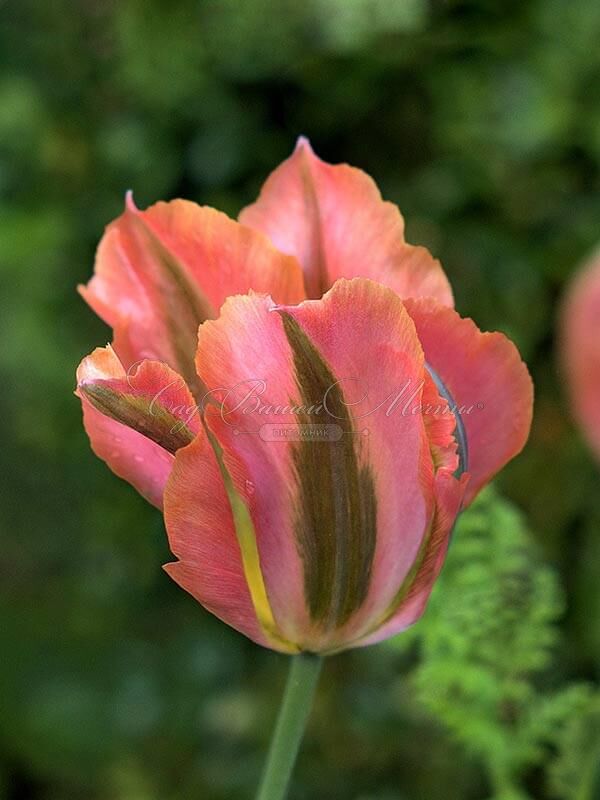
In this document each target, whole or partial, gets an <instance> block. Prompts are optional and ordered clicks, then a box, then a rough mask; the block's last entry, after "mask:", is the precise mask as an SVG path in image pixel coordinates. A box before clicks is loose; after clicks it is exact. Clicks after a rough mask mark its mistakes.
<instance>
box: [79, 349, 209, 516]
mask: <svg viewBox="0 0 600 800" xmlns="http://www.w3.org/2000/svg"><path fill="white" fill-rule="evenodd" d="M76 394H77V395H78V396H79V397H80V398H81V403H82V407H83V421H84V426H85V429H86V431H87V434H88V436H89V437H90V442H91V445H92V449H93V450H94V452H95V453H96V455H97V456H99V457H100V458H101V459H102V460H103V461H106V463H107V464H108V466H109V467H110V468H111V469H112V471H113V472H114V473H115V474H116V475H118V476H119V477H120V478H124V479H125V480H126V481H128V482H129V483H131V484H132V485H133V486H135V488H136V489H137V490H138V491H139V492H140V494H142V495H143V496H144V497H145V498H146V499H147V500H149V501H150V502H151V503H152V504H153V505H155V506H158V507H159V508H160V507H161V506H162V495H163V490H164V486H165V483H166V481H167V478H168V476H169V473H170V471H171V468H172V466H173V454H174V452H175V451H176V450H177V449H178V448H179V447H183V446H185V445H187V444H189V443H190V442H191V441H192V439H193V438H194V436H195V435H196V434H197V433H198V431H199V426H200V422H199V418H198V413H197V409H196V406H195V401H194V398H193V397H192V395H191V393H190V391H189V389H188V388H187V386H186V384H185V382H184V381H183V379H182V378H181V376H180V375H177V373H175V372H173V370H171V369H169V367H167V366H166V365H165V364H160V363H158V362H151V361H144V362H142V363H141V364H140V365H139V366H138V367H137V368H134V369H132V370H130V371H129V373H126V372H125V369H124V368H123V366H122V364H121V362H120V361H119V359H118V358H117V356H116V354H115V352H114V351H113V349H112V348H111V347H110V346H109V347H106V348H97V349H96V350H94V352H93V353H92V354H91V355H90V356H87V357H86V358H84V359H83V361H82V362H81V364H80V365H79V369H78V370H77V391H76Z"/></svg>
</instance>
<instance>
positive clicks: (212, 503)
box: [77, 139, 532, 797]
mask: <svg viewBox="0 0 600 800" xmlns="http://www.w3.org/2000/svg"><path fill="white" fill-rule="evenodd" d="M81 292H82V294H83V296H84V297H85V299H86V300H87V301H88V303H89V304H90V305H91V306H92V308H93V309H94V310H95V311H96V312H97V313H98V314H99V315H100V316H101V317H102V318H103V319H104V320H105V321H106V322H107V323H108V324H109V325H110V326H111V327H112V328H113V333H114V337H113V343H112V346H109V347H107V348H104V349H98V350H96V351H94V352H93V353H92V354H91V355H90V356H88V357H87V358H85V359H84V360H83V362H82V364H81V365H80V367H79V371H78V377H77V394H78V395H79V397H80V398H81V401H82V405H83V413H84V423H85V427H86V430H87V433H88V435H89V437H90V440H91V444H92V447H93V449H94V451H95V452H96V453H97V454H98V455H99V456H100V457H101V458H102V459H104V460H105V461H106V462H107V464H108V465H109V467H110V468H111V469H112V470H113V471H114V472H115V473H116V474H117V475H119V476H121V477H123V478H125V479H126V480H127V481H129V482H130V483H131V484H132V485H133V486H135V488H136V489H138V491H140V492H141V493H142V494H143V495H144V496H145V497H146V498H147V499H148V500H149V501H150V502H152V503H153V504H154V505H156V506H157V507H159V508H161V509H162V510H163V513H164V518H165V524H166V529H167V534H168V538H169V543H170V547H171V550H172V552H173V554H174V555H175V557H176V559H177V560H176V561H174V562H173V563H171V564H167V565H166V567H165V569H166V571H167V572H168V574H169V575H170V576H171V577H172V578H173V579H174V580H175V581H176V582H177V583H178V584H179V585H180V586H182V587H183V588H184V589H185V590H186V591H188V592H189V593H190V594H191V595H192V596H193V597H194V598H196V599H197V600H198V601H199V602H200V603H201V604H202V605H203V606H204V607H205V608H206V609H208V610H209V611H210V612H212V613H213V614H215V615H216V616H218V617H219V618H221V619H222V620H223V621H225V622H226V623H228V624H229V625H231V626H232V627H233V628H236V629H237V630H238V631H240V632H241V633H243V634H245V635H246V636H247V637H249V638H250V639H252V640H253V641H255V642H257V643H258V644H261V645H263V646H265V647H269V648H272V649H274V650H278V651H280V652H284V653H290V654H294V653H311V654H329V653H334V652H338V651H340V650H344V649H347V648H350V647H359V646H364V645H369V644H373V643H375V642H378V641H381V640H382V639H385V638H387V637H389V636H392V635H394V634H396V633H398V632H399V631H402V630H404V629H405V628H406V627H407V626H409V625H411V624H412V623H414V622H415V621H416V620H417V619H418V618H419V617H420V616H421V615H422V613H423V611H424V609H425V605H426V603H427V599H428V597H429V595H430V592H431V590H432V587H433V584H434V582H435V580H436V577H437V575H438V574H439V572H440V569H441V567H442V564H443V561H444V557H445V554H446V551H447V548H448V542H449V537H450V534H451V531H452V527H453V524H454V521H455V519H456V516H457V514H458V513H459V511H460V509H461V508H462V507H464V506H465V505H466V504H468V503H469V502H471V500H472V499H473V498H474V496H475V495H476V494H477V492H478V491H479V490H480V489H481V488H482V487H483V486H484V485H485V484H486V483H487V482H488V481H490V480H491V478H492V477H493V476H494V475H495V474H496V473H497V472H498V471H499V470H500V469H501V468H502V467H503V466H504V465H505V464H506V463H507V461H509V460H510V459H511V458H512V457H513V456H515V455H516V454H517V453H518V452H519V451H520V450H521V448H522V447H523V445H524V443H525V441H526V439H527V436H528V432H529V427H530V422H531V412H532V385H531V380H530V378H529V375H528V372H527V369H526V367H525V366H524V364H523V363H522V361H521V359H520V357H519V354H518V352H517V350H516V348H515V347H514V345H513V344H512V343H511V342H510V341H509V340H508V339H507V338H506V337H505V336H503V335H502V334H500V333H482V332H481V331H479V330H478V328H477V327H476V325H475V324H474V323H473V322H472V321H471V320H469V319H462V318H461V317H460V316H459V315H458V314H457V313H456V312H455V311H454V309H453V298H452V292H451V289H450V286H449V283H448V280H447V278H446V276H445V274H444V272H443V270H442V268H441V266H440V264H439V262H438V261H436V260H435V259H434V258H433V257H432V256H431V255H430V254H429V252H428V251H427V250H426V249H425V248H422V247H415V246H412V245H409V244H407V243H406V241H405V239H404V223H403V219H402V216H401V215H400V212H399V211H398V209H397V208H396V207H395V206H394V205H392V204H391V203H388V202H384V201H383V200H382V199H381V196H380V194H379V192H378V190H377V188H376V186H375V184H374V183H373V181H372V180H371V179H370V178H369V177H368V176H367V175H366V174H364V173H363V172H361V171H360V170H358V169H355V168H352V167H349V166H347V165H330V164H326V163H324V162H323V161H321V160H320V159H318V158H317V157H316V156H315V154H314V153H313V151H312V150H311V148H310V146H309V144H308V142H307V141H306V140H304V139H301V140H300V141H299V143H298V146H297V148H296V150H295V152H294V154H293V155H292V156H291V157H290V158H289V159H288V160H287V161H285V162H284V163H283V164H282V165H281V166H280V167H279V168H278V169H276V170H275V172H274V173H273V174H272V175H271V176H270V177H269V179H268V180H267V181H266V183H265V185H264V187H263V189H262V192H261V194H260V196H259V198H258V200H257V202H256V203H254V204H253V205H251V206H249V207H247V208H246V209H245V210H244V211H243V212H242V213H241V215H240V220H239V222H235V221H233V220H231V219H229V218H228V217H226V216H225V215H224V214H221V213H219V212H217V211H214V210H213V209H210V208H202V207H200V206H197V205H195V204H193V203H190V202H186V201H183V200H175V201H173V202H171V203H158V204H156V205H154V206H152V207H151V208H149V209H147V210H146V211H140V210H138V209H137V208H136V206H135V205H134V203H133V200H132V198H131V197H128V199H127V203H126V208H125V211H124V213H123V215H122V216H121V217H119V218H118V219H117V220H115V221H114V222H113V223H111V225H110V226H109V227H108V228H107V231H106V233H105V235H104V237H103V239H102V241H101V243H100V246H99V248H98V253H97V258H96V267H95V275H94V277H93V278H92V280H91V281H90V283H89V284H88V285H87V287H85V288H82V289H81ZM292 683H293V684H294V685H295V683H297V681H296V682H294V681H292ZM290 685H291V684H290ZM290 691H292V690H290ZM285 713H286V712H285V711H284V716H285ZM292 749H293V748H292ZM271 761H272V762H273V763H274V762H276V761H277V757H276V756H273V759H271ZM266 782H267V784H268V783H269V780H267V781H266ZM262 796H264V797H275V796H280V795H276V794H273V793H268V792H267V793H266V794H264V795H261V797H262Z"/></svg>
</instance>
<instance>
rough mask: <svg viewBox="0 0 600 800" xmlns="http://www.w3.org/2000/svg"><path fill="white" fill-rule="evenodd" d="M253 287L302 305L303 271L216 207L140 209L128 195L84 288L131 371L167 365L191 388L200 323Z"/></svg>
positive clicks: (180, 203) (177, 203)
mask: <svg viewBox="0 0 600 800" xmlns="http://www.w3.org/2000/svg"><path fill="white" fill-rule="evenodd" d="M249 289H256V290H257V291H268V292H271V293H272V294H273V296H274V297H276V298H277V299H278V300H279V301H280V302H289V303H295V302H298V301H300V300H301V299H302V297H303V286H302V274H301V270H300V267H299V265H298V263H297V262H296V260H295V259H294V258H290V257H289V256H285V255H283V254H282V253H279V252H278V251H277V250H275V248H274V247H273V246H272V245H271V244H270V242H269V241H268V240H267V239H266V238H265V237H263V236H262V235H261V234H259V233H257V232H255V231H252V230H250V229H248V228H245V227H243V226H242V225H239V224H238V223H237V222H235V221H233V220H231V219H229V217H227V216H226V215H225V214H222V213H220V212H218V211H215V210H214V209H212V208H206V207H200V206H198V205H196V204H195V203H191V202H189V201H186V200H173V201H172V202H170V203H157V204H156V205H154V206H151V207H150V208H149V209H147V210H146V211H139V210H138V209H137V208H136V207H135V205H134V203H133V200H132V198H131V196H128V198H127V203H126V207H125V211H124V213H123V214H122V215H121V216H120V217H119V218H118V219H116V220H115V221H114V222H112V223H111V224H110V225H109V226H108V228H107V230H106V233H105V235H104V237H103V239H102V241H101V242H100V245H99V247H98V252H97V256H96V266H95V275H94V277H93V278H92V279H91V281H90V282H89V283H88V285H87V286H86V287H80V291H81V294H82V295H83V297H84V298H85V299H86V301H87V302H88V303H89V304H90V306H91V307H92V308H93V309H94V310H95V311H96V313H97V314H98V315H99V316H100V317H102V319H104V321H105V322H106V323H107V324H108V325H110V326H111V327H113V328H114V331H115V339H114V347H115V350H116V352H117V354H118V355H119V357H120V358H121V359H122V361H123V362H124V364H125V365H126V366H127V367H128V366H130V365H131V364H132V363H134V362H136V361H138V360H140V359H143V358H151V359H156V360H160V361H165V362H166V363H168V364H169V365H170V366H171V367H173V368H174V369H176V370H177V371H178V372H179V373H180V374H182V375H183V376H184V377H185V378H186V380H187V381H188V383H189V384H190V386H192V387H193V388H194V389H197V388H198V387H196V386H194V384H195V382H196V380H197V376H196V374H195V371H194V367H193V360H194V354H195V352H196V343H197V330H198V325H199V324H200V323H201V322H203V321H204V320H205V319H209V318H212V317H215V316H217V314H218V312H219V308H220V307H221V304H222V303H223V301H224V300H225V298H226V297H227V296H228V295H230V294H237V293H242V292H247V291H248V290H249Z"/></svg>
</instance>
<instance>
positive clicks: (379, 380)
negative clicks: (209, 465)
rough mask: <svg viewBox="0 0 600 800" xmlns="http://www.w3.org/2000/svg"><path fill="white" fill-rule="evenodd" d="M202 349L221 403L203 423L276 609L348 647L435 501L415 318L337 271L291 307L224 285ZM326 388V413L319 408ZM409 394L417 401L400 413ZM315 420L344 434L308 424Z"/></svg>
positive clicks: (290, 624)
mask: <svg viewBox="0 0 600 800" xmlns="http://www.w3.org/2000/svg"><path fill="white" fill-rule="evenodd" d="M198 353H199V356H198V361H197V365H198V371H199V374H200V376H201V378H202V380H203V382H204V383H205V384H206V385H207V386H209V387H211V388H214V389H215V392H214V393H213V397H214V398H215V399H219V400H220V401H221V402H222V403H223V409H224V411H223V413H218V412H217V411H216V410H215V411H214V413H213V414H210V415H209V416H208V422H209V425H210V427H211V429H212V431H213V432H214V433H215V435H216V436H217V438H218V440H219V443H220V444H221V446H222V447H223V451H224V460H225V464H226V466H227V468H228V470H229V472H230V474H231V475H232V478H233V480H234V483H235V485H236V487H237V489H238V491H239V492H240V494H241V495H242V496H243V498H244V500H245V502H246V503H247V505H248V508H249V511H250V514H251V517H252V521H253V523H254V528H255V532H256V538H257V546H258V551H259V554H260V562H261V567H262V571H263V575H264V580H265V585H266V589H267V593H268V597H269V600H270V603H271V607H272V610H273V614H274V617H275V620H276V621H277V623H278V624H279V626H280V628H281V629H282V631H283V633H284V635H285V637H286V638H287V639H289V640H292V641H296V642H297V643H299V644H300V645H301V646H302V647H303V648H305V649H315V650H327V649H337V648H339V647H343V646H344V642H346V641H348V640H356V639H357V638H359V637H360V636H361V635H363V634H365V633H366V632H367V631H368V630H369V629H370V626H371V625H372V624H373V621H374V620H377V619H380V618H381V615H382V614H383V613H384V612H385V611H386V609H388V608H389V607H390V604H391V603H392V602H393V600H394V598H395V597H396V595H397V592H398V590H399V587H400V586H401V585H402V584H403V581H404V579H405V578H406V576H407V574H408V573H409V571H410V569H411V566H412V565H413V563H414V560H415V558H416V556H417V554H418V552H419V549H420V547H421V544H422V542H423V538H424V536H425V533H426V531H427V530H428V528H429V524H430V520H431V517H432V514H433V502H434V497H433V492H434V470H433V463H432V458H431V453H430V447H429V441H428V439H427V436H426V433H425V426H424V423H423V419H422V416H421V414H420V413H418V408H419V404H420V401H421V396H422V390H423V382H424V361H423V353H422V350H421V347H420V344H419V342H418V339H417V337H416V335H415V330H414V327H413V324H412V322H411V320H410V318H409V316H408V315H407V313H406V312H405V310H404V308H403V305H402V303H401V301H400V300H399V299H398V297H397V296H396V295H395V294H394V293H393V292H391V291H389V290H387V289H385V288H384V287H381V286H378V285H376V284H374V283H371V282H370V281H366V280H355V281H350V282H348V281H339V282H338V283H336V285H335V286H334V287H333V289H332V290H331V291H330V292H329V293H328V294H327V295H326V296H325V297H324V298H323V299H322V300H321V301H310V302H305V303H303V304H301V305H300V306H296V307H276V306H275V305H274V304H273V303H272V301H271V300H270V299H268V298H261V297H258V296H250V297H235V298H231V299H230V300H229V301H228V302H227V303H226V304H225V305H224V307H223V309H222V313H221V317H220V318H219V320H217V321H215V322H207V323H205V324H204V325H203V326H201V328H200V334H199V349H198ZM331 388H333V391H331ZM328 389H329V390H330V391H329V394H328V397H327V398H326V404H327V402H329V405H328V406H327V408H328V410H329V413H328V412H327V410H325V411H321V412H319V411H318V410H317V411H315V410H314V409H315V408H317V407H318V406H319V404H321V403H323V400H324V394H327V390H328ZM409 392H410V395H409ZM311 394H312V396H311ZM398 395H400V397H402V398H403V400H404V401H405V402H404V403H399V402H396V403H394V399H396V398H397V397H398ZM336 397H337V398H338V401H337V402H336ZM340 397H341V400H340ZM259 401H260V406H259V405H258V402H259ZM410 402H412V403H413V405H414V406H415V407H416V408H417V413H414V412H413V411H412V409H411V410H410V411H408V412H406V411H405V412H403V409H404V407H405V405H406V404H409V403H410ZM311 404H312V405H313V409H312V413H310V411H309V410H308V409H309V406H310V405H311ZM290 405H293V406H295V407H296V409H300V407H302V410H295V411H291V410H290ZM390 406H392V410H391V411H390ZM309 423H313V424H314V423H317V424H318V423H321V424H326V425H329V426H331V428H333V429H336V428H337V429H338V430H337V433H338V434H339V436H338V440H337V441H333V440H332V438H331V437H325V440H319V439H318V437H317V438H316V439H314V438H313V439H311V438H310V437H308V438H307V437H305V436H303V435H302V434H300V433H299V432H298V429H299V428H303V429H304V430H306V427H307V426H308V424H309ZM294 430H296V434H294V432H293V431H294ZM329 433H335V430H334V431H331V430H330V431H329ZM290 436H291V438H292V439H294V437H295V441H291V440H290ZM334 438H335V437H334ZM307 442H308V444H307ZM452 480H454V479H452ZM455 483H456V482H455ZM354 506H356V508H354ZM350 512H352V513H350ZM323 587H325V588H323ZM321 589H322V590H323V594H321V595H320V594H319V591H320V590H321Z"/></svg>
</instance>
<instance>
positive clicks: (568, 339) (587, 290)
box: [561, 255, 600, 459]
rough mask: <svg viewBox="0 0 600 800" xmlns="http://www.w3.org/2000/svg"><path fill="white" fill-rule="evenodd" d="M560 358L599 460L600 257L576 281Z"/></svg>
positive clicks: (563, 329)
mask: <svg viewBox="0 0 600 800" xmlns="http://www.w3.org/2000/svg"><path fill="white" fill-rule="evenodd" d="M561 334H562V342H561V345H562V347H561V355H562V361H563V365H564V372H565V375H566V377H567V390H568V393H569V399H570V402H571V408H572V409H573V415H574V417H575V419H576V420H577V422H578V424H579V426H580V428H581V430H582V432H583V434H584V436H585V438H586V440H587V442H588V444H589V446H590V448H591V449H592V451H593V452H594V454H595V455H596V458H598V459H600V256H598V255H596V256H595V257H593V258H592V259H591V260H590V261H589V262H588V263H587V264H585V265H584V266H583V267H582V268H581V269H580V271H579V272H578V273H577V275H576V276H575V278H574V279H573V281H572V283H571V285H570V287H569V290H568V292H567V296H566V299H565V302H564V306H563V313H562V318H561Z"/></svg>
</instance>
